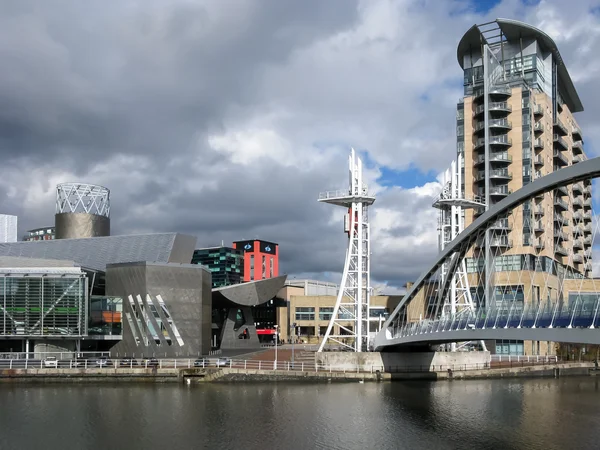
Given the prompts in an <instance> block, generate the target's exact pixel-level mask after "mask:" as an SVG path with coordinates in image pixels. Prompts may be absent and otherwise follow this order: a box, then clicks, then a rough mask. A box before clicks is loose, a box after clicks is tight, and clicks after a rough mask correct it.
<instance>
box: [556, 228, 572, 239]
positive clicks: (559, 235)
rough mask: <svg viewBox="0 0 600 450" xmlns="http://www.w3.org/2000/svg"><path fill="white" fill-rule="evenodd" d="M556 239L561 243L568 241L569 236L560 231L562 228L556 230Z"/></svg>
mask: <svg viewBox="0 0 600 450" xmlns="http://www.w3.org/2000/svg"><path fill="white" fill-rule="evenodd" d="M554 239H558V240H559V241H568V240H569V235H568V233H565V232H563V231H561V230H560V228H555V229H554Z"/></svg>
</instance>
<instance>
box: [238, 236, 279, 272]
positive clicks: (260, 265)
mask: <svg viewBox="0 0 600 450" xmlns="http://www.w3.org/2000/svg"><path fill="white" fill-rule="evenodd" d="M233 248H235V249H237V250H240V251H243V252H244V281H255V280H266V279H268V278H274V277H278V276H279V244H275V243H274V242H268V241H263V240H260V239H254V240H251V241H237V242H234V243H233Z"/></svg>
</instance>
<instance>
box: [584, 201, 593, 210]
mask: <svg viewBox="0 0 600 450" xmlns="http://www.w3.org/2000/svg"><path fill="white" fill-rule="evenodd" d="M583 207H584V208H585V209H589V208H591V207H592V199H591V198H586V199H585V200H584V201H583Z"/></svg>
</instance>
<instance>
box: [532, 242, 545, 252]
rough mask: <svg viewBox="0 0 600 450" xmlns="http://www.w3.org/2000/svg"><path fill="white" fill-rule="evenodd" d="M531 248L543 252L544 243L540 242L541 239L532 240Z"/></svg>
mask: <svg viewBox="0 0 600 450" xmlns="http://www.w3.org/2000/svg"><path fill="white" fill-rule="evenodd" d="M533 246H534V247H535V248H536V250H543V249H544V247H546V246H545V245H544V241H542V240H541V239H534V241H533Z"/></svg>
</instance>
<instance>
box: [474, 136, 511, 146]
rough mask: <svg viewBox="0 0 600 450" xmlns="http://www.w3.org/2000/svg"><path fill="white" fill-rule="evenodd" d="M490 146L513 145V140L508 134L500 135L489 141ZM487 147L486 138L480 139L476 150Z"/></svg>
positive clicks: (492, 137)
mask: <svg viewBox="0 0 600 450" xmlns="http://www.w3.org/2000/svg"><path fill="white" fill-rule="evenodd" d="M488 142H489V144H490V145H506V146H510V145H512V139H510V138H509V137H508V136H507V135H506V134H500V135H496V136H490V137H489V139H488ZM484 145H485V138H478V139H477V140H476V141H475V148H480V147H483V146H484Z"/></svg>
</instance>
